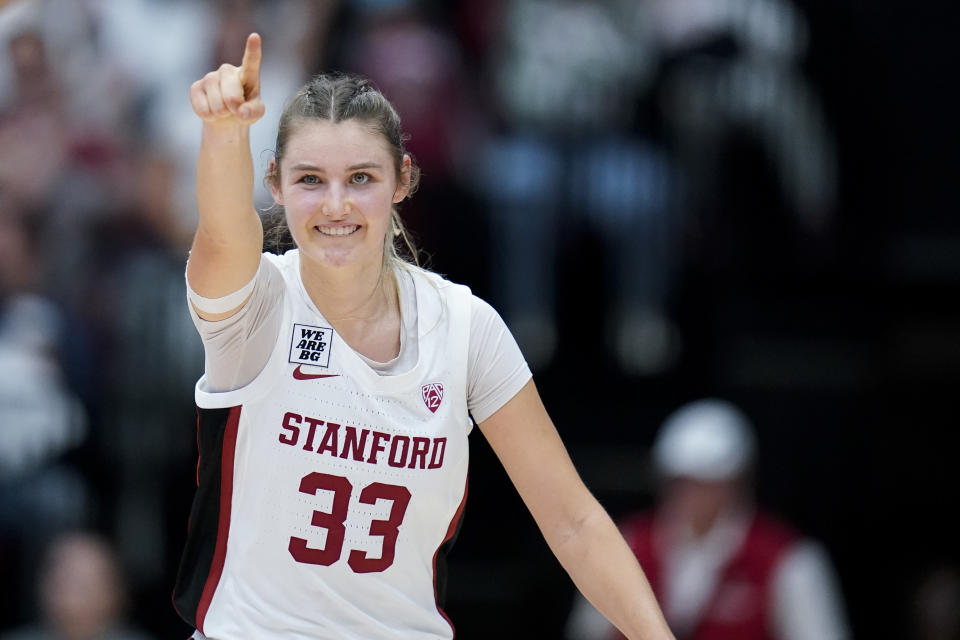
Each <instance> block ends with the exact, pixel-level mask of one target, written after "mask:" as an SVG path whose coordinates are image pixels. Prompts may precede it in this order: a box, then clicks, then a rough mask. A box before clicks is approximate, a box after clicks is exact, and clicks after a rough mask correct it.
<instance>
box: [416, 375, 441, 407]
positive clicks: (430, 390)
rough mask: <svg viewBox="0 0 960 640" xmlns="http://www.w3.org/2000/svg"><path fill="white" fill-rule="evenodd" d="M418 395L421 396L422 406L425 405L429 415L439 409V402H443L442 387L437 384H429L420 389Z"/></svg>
mask: <svg viewBox="0 0 960 640" xmlns="http://www.w3.org/2000/svg"><path fill="white" fill-rule="evenodd" d="M420 394H421V395H422V396H423V404H425V405H427V409H430V412H431V413H436V412H437V409H439V408H440V402H441V401H442V400H443V385H442V384H440V383H439V382H431V383H430V384H425V385H423V386H422V387H420Z"/></svg>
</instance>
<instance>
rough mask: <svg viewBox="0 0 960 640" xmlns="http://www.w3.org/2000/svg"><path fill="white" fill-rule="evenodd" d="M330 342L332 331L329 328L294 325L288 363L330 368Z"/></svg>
mask: <svg viewBox="0 0 960 640" xmlns="http://www.w3.org/2000/svg"><path fill="white" fill-rule="evenodd" d="M332 341H333V329H331V328H330V327H311V326H309V325H306V324H295V325H293V336H292V337H291V338H290V362H292V363H294V364H309V365H311V366H314V367H327V366H330V343H331V342H332Z"/></svg>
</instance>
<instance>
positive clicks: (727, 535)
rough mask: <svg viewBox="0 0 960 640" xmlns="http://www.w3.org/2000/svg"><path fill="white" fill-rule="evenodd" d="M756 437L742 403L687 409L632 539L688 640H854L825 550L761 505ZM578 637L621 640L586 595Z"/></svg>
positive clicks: (573, 632)
mask: <svg viewBox="0 0 960 640" xmlns="http://www.w3.org/2000/svg"><path fill="white" fill-rule="evenodd" d="M754 451H755V443H754V434H753V430H752V428H751V426H750V424H749V421H748V419H747V418H746V416H744V415H743V413H741V412H740V410H739V409H737V408H736V407H734V406H733V405H732V404H730V403H728V402H725V401H722V400H716V399H705V400H699V401H696V402H693V403H690V404H687V405H685V406H683V407H681V408H679V409H678V410H677V411H675V412H674V413H673V414H672V415H670V416H669V417H668V418H667V420H666V422H665V423H664V424H663V426H662V428H661V430H660V433H659V434H658V436H657V439H656V442H655V444H654V447H653V457H654V462H655V465H656V467H657V470H658V472H659V473H660V475H661V477H662V482H663V484H662V492H661V495H660V498H659V502H658V504H657V506H656V507H655V508H654V509H653V510H652V511H649V512H647V511H644V512H641V513H638V514H635V515H632V516H630V517H628V518H626V519H625V520H624V521H623V524H622V527H623V531H624V535H625V536H626V538H627V541H628V542H629V543H630V545H631V546H632V548H633V550H634V553H636V555H637V558H638V559H639V560H640V564H641V566H642V567H643V569H644V571H645V572H646V574H647V578H648V579H649V580H650V583H651V586H652V587H653V590H654V592H655V593H656V594H657V598H658V600H659V601H660V604H661V607H662V608H663V611H664V615H665V616H666V618H667V622H668V623H669V624H670V627H671V629H672V630H673V632H674V634H675V635H676V637H677V638H678V640H708V639H709V640H718V639H727V638H729V639H731V640H732V639H734V638H736V639H737V640H842V639H845V638H848V637H849V631H848V629H847V622H846V615H845V613H844V605H843V602H842V598H841V594H840V591H839V589H838V585H837V581H836V578H835V576H834V573H833V569H832V566H831V563H830V561H829V559H828V557H827V554H826V552H825V551H824V550H823V549H822V548H821V547H820V545H819V544H817V543H815V542H813V541H812V540H810V539H807V538H804V537H803V536H802V535H801V534H800V533H798V532H797V531H795V530H793V529H792V528H791V527H790V526H789V525H787V524H786V523H784V522H782V521H781V520H779V519H778V518H776V517H775V516H773V515H771V514H769V513H767V512H765V511H764V510H763V509H762V508H759V507H758V506H757V505H755V504H754V500H753V497H752V491H751V479H750V473H751V466H752V464H753V459H754ZM567 637H568V638H570V639H571V640H600V639H604V638H618V637H621V636H619V635H618V634H617V633H616V630H615V629H613V628H612V627H610V626H609V625H608V624H605V623H603V618H602V616H600V614H599V613H597V612H596V610H595V609H593V608H592V607H591V606H590V605H589V604H588V603H587V602H586V601H585V600H583V599H582V598H579V599H578V600H577V602H576V603H575V605H574V610H573V612H572V614H571V616H570V619H569V621H568V625H567Z"/></svg>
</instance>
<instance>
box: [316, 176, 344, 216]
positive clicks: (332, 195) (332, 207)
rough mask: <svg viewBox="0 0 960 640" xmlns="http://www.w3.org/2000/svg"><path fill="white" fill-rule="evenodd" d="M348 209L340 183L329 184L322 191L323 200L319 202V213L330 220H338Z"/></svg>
mask: <svg viewBox="0 0 960 640" xmlns="http://www.w3.org/2000/svg"><path fill="white" fill-rule="evenodd" d="M349 211H350V207H349V203H348V202H347V194H346V192H345V189H344V188H343V186H342V185H339V184H337V183H333V184H331V185H330V186H329V187H327V189H326V193H324V197H323V201H322V202H321V203H320V213H322V214H323V215H325V216H327V217H328V218H330V219H332V220H339V219H341V218H343V217H344V216H346V215H347V213H348V212H349Z"/></svg>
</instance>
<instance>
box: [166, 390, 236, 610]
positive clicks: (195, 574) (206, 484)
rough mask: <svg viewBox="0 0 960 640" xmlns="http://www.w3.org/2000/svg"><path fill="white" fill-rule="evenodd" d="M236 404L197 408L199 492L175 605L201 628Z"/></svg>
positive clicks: (193, 507) (191, 511)
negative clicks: (229, 427)
mask: <svg viewBox="0 0 960 640" xmlns="http://www.w3.org/2000/svg"><path fill="white" fill-rule="evenodd" d="M236 409H237V408H236V407H234V408H233V409H231V408H226V409H201V408H199V407H198V408H197V448H198V449H199V460H198V462H197V492H196V494H195V495H194V497H193V506H192V507H191V509H190V521H189V523H188V525H187V539H186V543H185V545H184V549H183V554H182V555H181V558H180V567H179V570H178V571H177V581H176V585H175V586H174V590H173V605H174V608H176V610H177V613H178V614H179V615H180V617H181V618H183V620H184V621H185V622H186V623H187V624H189V625H191V626H193V627H195V628H197V627H198V623H197V609H198V607H199V605H200V600H201V598H202V596H203V590H204V587H205V585H206V583H207V579H208V577H209V575H210V572H211V567H212V565H213V560H214V554H215V550H216V545H217V534H218V527H219V523H220V509H221V504H220V483H221V473H222V465H223V441H224V433H225V431H226V429H227V423H228V422H229V419H230V414H231V411H235V410H236Z"/></svg>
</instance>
